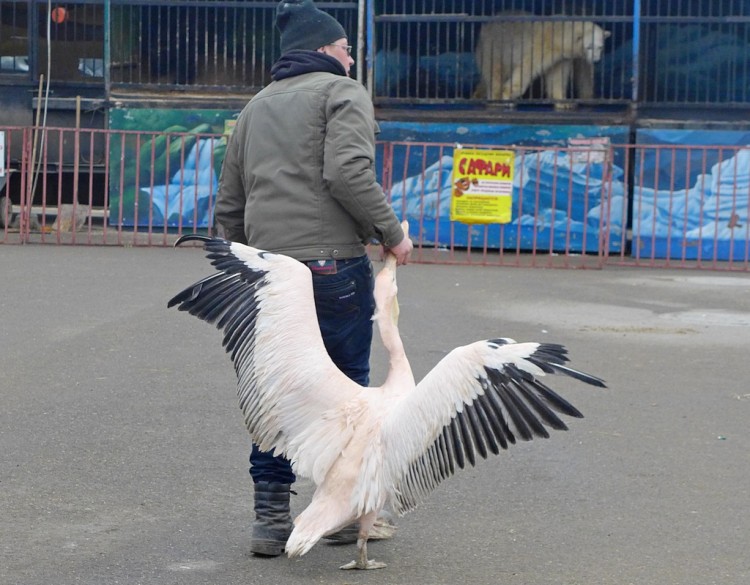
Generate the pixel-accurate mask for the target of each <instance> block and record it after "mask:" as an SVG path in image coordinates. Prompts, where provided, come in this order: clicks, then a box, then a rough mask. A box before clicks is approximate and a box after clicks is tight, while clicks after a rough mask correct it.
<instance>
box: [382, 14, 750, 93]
mask: <svg viewBox="0 0 750 585" xmlns="http://www.w3.org/2000/svg"><path fill="white" fill-rule="evenodd" d="M373 5H374V13H373V16H372V19H373V29H374V35H373V38H372V47H371V50H372V56H373V58H372V61H373V63H372V67H373V84H372V91H373V96H374V99H375V101H376V103H378V104H381V105H387V104H399V103H402V104H420V103H430V102H433V103H434V102H439V103H451V102H457V103H463V104H465V105H482V104H491V103H500V104H504V105H506V106H515V105H524V104H537V103H538V104H541V103H553V104H555V105H556V106H558V107H561V108H566V107H569V106H573V105H577V104H581V103H588V104H591V105H612V104H636V103H638V104H642V105H647V106H680V105H684V104H691V105H699V106H716V105H721V106H725V105H728V104H732V105H737V106H747V105H748V103H749V102H750V95H749V94H748V75H750V73H749V72H750V65H749V64H748V60H750V42H749V41H750V37H749V34H750V33H749V32H748V17H749V16H750V3H746V2H731V1H728V0H725V1H714V0H641V1H630V0H612V1H607V2H605V1H603V0H560V1H556V0H552V1H547V0H474V1H472V0H427V1H425V2H413V1H411V0H382V1H380V2H378V1H375V2H374V3H373ZM483 31H484V32H483ZM587 48H588V49H594V50H593V51H589V52H588V53H587V52H586V51H585V49H587ZM560 63H562V64H563V67H562V68H561V67H560V66H559V65H560Z"/></svg>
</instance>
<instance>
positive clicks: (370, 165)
mask: <svg viewBox="0 0 750 585" xmlns="http://www.w3.org/2000/svg"><path fill="white" fill-rule="evenodd" d="M377 131H378V128H377V124H376V122H375V116H374V110H373V107H372V101H371V100H370V97H369V95H368V94H367V92H366V90H365V89H364V87H362V85H361V84H360V83H358V82H356V81H354V80H353V79H350V78H348V77H343V76H340V75H334V74H332V73H326V72H312V73H306V74H303V75H298V76H296V77H289V78H286V79H282V80H279V81H274V82H272V83H271V84H270V85H268V86H267V87H266V88H264V89H263V90H262V91H261V92H260V93H258V94H257V95H256V96H255V97H253V98H252V100H251V101H250V102H249V103H248V104H247V106H245V108H244V109H243V111H242V113H241V114H240V115H239V118H238V119H237V124H236V126H235V128H234V130H233V132H232V135H231V137H230V138H229V142H228V144H227V149H226V156H225V159H224V164H223V167H222V171H221V178H220V180H219V192H218V195H217V200H216V219H217V221H218V223H219V224H220V225H221V226H222V227H223V228H224V230H225V237H226V238H227V239H230V240H232V241H238V242H242V243H248V244H250V245H251V246H254V247H256V248H261V249H264V250H270V251H273V252H279V253H282V254H286V255H289V256H291V257H293V258H296V259H298V260H317V259H323V258H326V259H327V258H354V257H357V256H361V255H363V254H364V253H365V244H366V243H367V242H369V241H370V240H371V239H372V238H373V237H374V238H377V239H378V240H379V241H380V242H381V243H382V244H384V245H385V246H388V247H392V246H395V245H397V244H398V243H400V242H401V240H402V239H403V238H404V235H403V232H402V230H401V227H400V224H399V221H398V218H397V217H396V215H395V213H394V212H393V210H392V209H391V207H390V205H389V204H388V202H387V201H386V198H385V195H384V194H383V190H382V189H381V187H380V185H378V183H377V181H376V179H375V172H374V159H375V133H376V132H377Z"/></svg>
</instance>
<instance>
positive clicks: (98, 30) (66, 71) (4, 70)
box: [0, 0, 358, 92]
mask: <svg viewBox="0 0 750 585" xmlns="http://www.w3.org/2000/svg"><path fill="white" fill-rule="evenodd" d="M277 4H278V2H277V1H274V0H266V1H257V0H175V1H171V0H170V1H166V0H156V1H154V0H152V1H149V2H146V1H141V0H106V1H102V0H83V1H80V0H79V1H77V2H65V3H58V2H49V1H48V0H31V1H24V2H19V1H15V0H0V57H1V61H0V79H2V78H6V79H8V80H10V79H15V80H16V81H26V82H30V83H33V81H36V80H38V79H39V77H40V75H44V76H45V78H47V79H49V80H51V81H54V82H55V83H56V84H57V85H70V84H76V85H98V86H107V87H111V88H114V89H115V90H116V89H126V90H127V89H139V90H141V89H151V90H157V91H160V90H170V89H182V90H186V89H190V90H197V91H200V90H226V89H236V90H241V91H243V92H247V91H251V92H252V91H253V90H257V89H260V88H261V87H263V85H265V84H267V83H269V82H270V68H271V65H272V64H273V62H274V61H275V60H276V58H278V51H279V50H278V46H279V39H278V31H277V30H276V28H275V26H274V17H275V13H276V6H277ZM317 5H318V6H319V7H320V8H322V9H324V10H326V11H327V12H329V13H330V14H331V15H332V16H334V17H335V18H336V19H337V20H339V21H340V22H341V23H342V25H343V26H344V27H345V29H346V30H349V31H351V33H350V34H351V35H352V37H353V38H356V35H357V23H358V19H357V8H358V3H357V2H356V1H342V0H339V1H336V0H331V1H324V2H318V3H317ZM48 56H49V59H48Z"/></svg>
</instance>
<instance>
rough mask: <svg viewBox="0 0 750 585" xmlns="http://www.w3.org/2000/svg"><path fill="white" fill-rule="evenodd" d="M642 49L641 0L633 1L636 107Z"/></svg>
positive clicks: (634, 99)
mask: <svg viewBox="0 0 750 585" xmlns="http://www.w3.org/2000/svg"><path fill="white" fill-rule="evenodd" d="M640 50H641V0H634V2H633V71H632V80H633V84H632V88H633V92H632V94H631V96H630V97H631V99H632V101H633V103H632V104H631V106H632V107H633V108H635V107H636V105H637V103H638V93H639V81H640V80H639V78H638V70H639V69H640Z"/></svg>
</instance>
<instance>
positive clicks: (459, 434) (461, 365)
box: [381, 339, 604, 513]
mask: <svg viewBox="0 0 750 585" xmlns="http://www.w3.org/2000/svg"><path fill="white" fill-rule="evenodd" d="M567 361H568V358H567V356H566V350H565V349H564V348H563V347H562V346H560V345H553V344H549V343H542V344H540V343H515V342H514V341H513V340H511V339H492V340H488V341H478V342H476V343H473V344H471V345H466V346H463V347H459V348H456V349H454V350H453V351H452V352H450V353H449V354H448V355H447V356H445V357H444V358H443V359H442V360H441V361H440V362H439V363H438V364H437V366H436V367H435V368H434V369H433V370H432V371H431V372H430V373H429V374H427V376H425V378H424V379H423V380H422V381H421V382H420V383H419V384H418V385H417V387H416V389H415V390H413V391H412V392H410V393H407V394H405V395H404V396H403V397H402V398H401V399H400V400H399V402H398V403H397V404H395V405H394V406H393V409H392V410H391V411H390V412H389V413H388V415H387V416H386V418H385V420H384V421H383V425H382V427H381V433H382V434H381V440H382V443H383V452H384V457H385V460H386V463H385V465H386V478H387V479H386V481H388V482H389V483H390V485H391V487H392V493H394V494H395V496H394V501H392V502H391V504H392V505H393V507H394V509H395V510H396V511H397V512H399V513H403V512H406V511H408V510H410V509H412V508H414V507H415V506H416V505H417V504H418V503H420V502H421V501H422V500H423V499H424V497H425V496H426V495H427V494H428V493H429V492H430V491H432V490H433V489H435V487H437V485H438V484H439V483H440V482H441V481H442V480H443V479H445V478H447V477H449V476H450V475H453V473H454V472H455V471H456V470H457V469H462V468H463V467H464V466H465V465H466V463H469V464H470V465H474V463H475V461H476V455H479V456H480V457H482V458H486V457H487V455H488V452H491V453H494V454H497V453H499V451H500V449H507V448H508V445H509V444H512V443H515V442H516V439H522V440H524V441H528V440H531V439H532V438H534V437H548V436H549V434H548V432H547V429H546V428H545V427H546V426H548V427H551V428H553V429H560V430H564V429H567V427H566V426H565V423H564V422H563V421H562V420H561V419H560V417H559V416H558V415H557V413H558V412H559V413H563V414H566V415H569V416H573V417H582V416H583V415H582V414H581V413H580V412H579V411H578V410H576V408H575V407H573V406H572V405H571V404H570V403H569V402H567V401H566V400H564V399H563V398H562V397H560V396H559V395H558V394H557V393H556V392H554V391H553V390H551V389H550V388H548V387H547V386H545V385H544V384H542V383H541V382H540V381H539V380H538V378H537V377H538V376H543V375H544V374H545V373H557V374H566V375H568V376H572V377H574V378H576V379H578V380H581V381H583V382H586V383H588V384H592V385H594V386H600V387H604V383H603V381H602V380H600V379H599V378H595V377H594V376H590V375H588V374H584V373H582V372H578V371H576V370H573V369H571V368H569V367H567V366H565V365H564V364H565V362H567Z"/></svg>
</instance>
